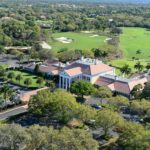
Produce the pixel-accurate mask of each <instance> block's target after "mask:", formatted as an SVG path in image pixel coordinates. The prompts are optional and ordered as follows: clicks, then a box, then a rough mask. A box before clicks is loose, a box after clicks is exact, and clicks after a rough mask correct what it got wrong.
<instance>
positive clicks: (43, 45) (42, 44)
mask: <svg viewBox="0 0 150 150" xmlns="http://www.w3.org/2000/svg"><path fill="white" fill-rule="evenodd" d="M40 45H41V46H42V48H43V49H52V47H51V46H50V45H49V44H47V43H46V42H45V41H43V42H41V43H40Z"/></svg>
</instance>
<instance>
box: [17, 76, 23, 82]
mask: <svg viewBox="0 0 150 150" xmlns="http://www.w3.org/2000/svg"><path fill="white" fill-rule="evenodd" d="M22 79H23V77H22V75H21V74H18V75H17V76H16V80H18V81H19V84H20V81H21V80H22Z"/></svg>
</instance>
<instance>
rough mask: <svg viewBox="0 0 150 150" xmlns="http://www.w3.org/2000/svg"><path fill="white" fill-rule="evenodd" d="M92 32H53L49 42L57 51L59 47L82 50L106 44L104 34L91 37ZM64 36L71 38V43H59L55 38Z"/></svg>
mask: <svg viewBox="0 0 150 150" xmlns="http://www.w3.org/2000/svg"><path fill="white" fill-rule="evenodd" d="M93 35H94V34H92V33H82V32H81V33H76V32H63V33H54V34H53V35H52V38H53V40H51V41H50V42H49V44H50V45H51V46H52V48H53V50H55V51H59V50H60V49H61V48H68V49H70V50H74V49H82V50H91V49H92V48H98V47H102V46H103V45H105V44H106V42H105V39H106V38H107V37H105V36H95V37H91V36H93ZM60 37H66V38H69V39H72V40H73V41H72V42H71V43H67V44H66V43H61V42H59V41H57V40H56V38H60Z"/></svg>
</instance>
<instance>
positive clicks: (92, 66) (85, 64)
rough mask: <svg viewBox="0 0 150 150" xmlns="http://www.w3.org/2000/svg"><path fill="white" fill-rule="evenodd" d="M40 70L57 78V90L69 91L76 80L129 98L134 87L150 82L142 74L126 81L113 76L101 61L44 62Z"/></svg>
mask: <svg viewBox="0 0 150 150" xmlns="http://www.w3.org/2000/svg"><path fill="white" fill-rule="evenodd" d="M34 67H35V65H32V66H30V67H29V66H28V67H27V68H26V69H28V70H29V69H31V70H33V68H34ZM40 70H41V71H42V72H44V73H46V74H47V75H49V76H54V75H57V76H59V85H58V87H59V88H62V89H66V90H69V89H70V87H71V84H72V82H74V81H76V80H85V81H87V82H90V83H91V84H95V85H98V86H106V87H108V88H109V89H111V90H112V91H113V92H115V93H118V94H121V95H124V96H127V97H130V93H131V91H132V89H133V88H134V87H135V86H136V85H139V84H140V85H142V87H144V85H145V84H146V83H147V82H149V81H150V74H148V73H147V74H143V75H141V76H138V77H135V78H130V79H126V78H123V77H120V76H117V75H116V74H115V68H114V67H111V66H109V65H107V64H104V63H103V62H102V61H99V60H96V59H91V58H83V57H82V58H81V59H80V60H77V61H73V62H70V63H66V64H63V63H60V62H58V61H55V62H52V61H50V62H48V61H47V62H44V63H43V64H41V65H40Z"/></svg>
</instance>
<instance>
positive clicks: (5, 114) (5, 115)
mask: <svg viewBox="0 0 150 150" xmlns="http://www.w3.org/2000/svg"><path fill="white" fill-rule="evenodd" d="M27 108H28V107H27V105H25V106H20V107H16V108H13V109H9V110H7V111H5V112H2V113H0V120H5V119H8V118H9V117H12V116H15V115H19V114H22V113H25V112H27Z"/></svg>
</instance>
